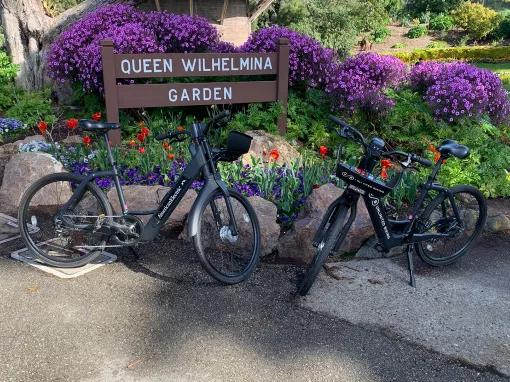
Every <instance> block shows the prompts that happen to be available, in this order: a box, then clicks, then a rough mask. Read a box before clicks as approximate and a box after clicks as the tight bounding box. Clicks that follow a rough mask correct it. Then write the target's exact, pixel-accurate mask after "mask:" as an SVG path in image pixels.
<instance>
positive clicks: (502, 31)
mask: <svg viewBox="0 0 510 382" xmlns="http://www.w3.org/2000/svg"><path fill="white" fill-rule="evenodd" d="M494 35H495V37H496V38H504V39H508V38H510V15H506V16H504V17H501V20H500V22H499V25H498V27H497V29H496V30H495V31H494Z"/></svg>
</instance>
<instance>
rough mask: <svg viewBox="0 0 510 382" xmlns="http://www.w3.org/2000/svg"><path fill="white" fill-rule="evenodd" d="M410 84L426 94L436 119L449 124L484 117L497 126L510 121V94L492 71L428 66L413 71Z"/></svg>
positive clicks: (461, 65)
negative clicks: (464, 119) (467, 118)
mask: <svg viewBox="0 0 510 382" xmlns="http://www.w3.org/2000/svg"><path fill="white" fill-rule="evenodd" d="M410 83H411V86H412V87H413V88H414V89H415V90H418V91H420V92H422V93H423V94H424V99H425V101H426V102H427V104H428V105H429V106H430V108H431V109H432V112H433V114H434V116H435V117H436V118H440V119H442V120H444V121H446V122H450V123H452V122H456V121H458V120H459V119H461V118H463V117H469V118H480V117H481V116H484V115H486V116H488V117H489V118H490V119H491V122H493V123H495V124H501V123H504V122H507V121H508V120H509V117H510V101H509V99H508V94H507V92H506V90H505V89H504V88H503V84H502V82H501V80H500V78H499V77H498V76H497V75H496V74H494V73H492V72H491V71H489V70H486V69H480V68H477V67H475V66H473V65H470V64H466V63H461V62H455V63H446V64H445V63H438V62H427V63H421V64H418V65H416V66H415V67H414V68H413V69H412V71H411V75H410Z"/></svg>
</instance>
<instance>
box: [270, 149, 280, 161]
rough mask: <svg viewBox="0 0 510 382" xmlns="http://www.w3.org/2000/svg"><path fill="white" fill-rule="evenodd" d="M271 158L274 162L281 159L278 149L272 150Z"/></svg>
mask: <svg viewBox="0 0 510 382" xmlns="http://www.w3.org/2000/svg"><path fill="white" fill-rule="evenodd" d="M269 158H271V159H272V160H274V161H277V160H278V158H280V153H279V152H278V150H277V149H272V150H271V152H270V153H269Z"/></svg>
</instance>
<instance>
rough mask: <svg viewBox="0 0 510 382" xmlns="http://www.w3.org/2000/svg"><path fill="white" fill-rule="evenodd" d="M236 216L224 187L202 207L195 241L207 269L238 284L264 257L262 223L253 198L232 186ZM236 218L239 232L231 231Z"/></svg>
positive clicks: (200, 257) (225, 281) (215, 275)
mask: <svg viewBox="0 0 510 382" xmlns="http://www.w3.org/2000/svg"><path fill="white" fill-rule="evenodd" d="M228 193H229V196H228V197H229V199H230V203H231V204H232V212H233V216H231V215H230V214H229V212H228V208H227V203H226V198H225V196H224V194H223V192H222V191H221V190H220V189H217V190H216V191H214V192H212V193H211V195H209V197H208V199H207V201H206V203H204V207H203V208H202V210H201V211H200V217H199V224H198V231H197V234H196V235H195V236H194V237H193V245H194V246H195V250H196V251H197V254H198V258H199V259H200V262H201V263H202V266H203V267H204V269H205V270H206V271H207V273H209V274H210V275H211V276H212V277H213V278H215V279H216V280H218V281H220V282H222V283H225V284H236V283H239V282H241V281H244V280H246V279H247V278H248V277H249V276H250V275H251V274H252V273H253V271H254V270H255V268H256V267H257V264H258V262H259V258H260V227H259V222H258V219H257V215H256V214H255V211H254V209H253V207H252V206H251V204H250V202H249V201H248V200H247V199H246V198H245V197H244V196H243V195H241V194H240V193H238V192H236V191H234V190H231V189H229V190H228ZM232 218H233V219H234V220H235V223H236V227H237V235H233V234H232V231H231V227H232V223H233V222H232Z"/></svg>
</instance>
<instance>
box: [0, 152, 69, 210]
mask: <svg viewBox="0 0 510 382" xmlns="http://www.w3.org/2000/svg"><path fill="white" fill-rule="evenodd" d="M63 171H64V166H62V163H60V162H59V161H57V160H56V159H55V158H53V157H52V156H51V155H49V154H46V153H41V152H34V153H25V152H22V153H18V154H15V155H13V156H12V157H11V159H10V160H9V162H8V163H7V165H6V166H5V170H4V175H3V180H2V187H1V188H0V194H2V197H3V198H2V200H5V201H6V202H7V203H9V204H10V205H12V206H18V205H19V202H20V200H21V197H22V196H23V193H24V192H25V190H26V189H27V188H28V187H29V186H30V185H31V184H32V183H33V182H35V181H36V180H38V179H40V178H42V177H43V176H45V175H48V174H52V173H55V172H63ZM59 191H60V193H59V194H56V193H55V192H40V193H38V194H37V195H36V196H35V198H34V199H33V200H32V205H33V206H35V205H54V204H61V203H62V200H64V199H65V198H68V197H70V195H71V189H70V187H69V186H67V185H65V186H62V188H61V189H60V190H59Z"/></svg>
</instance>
